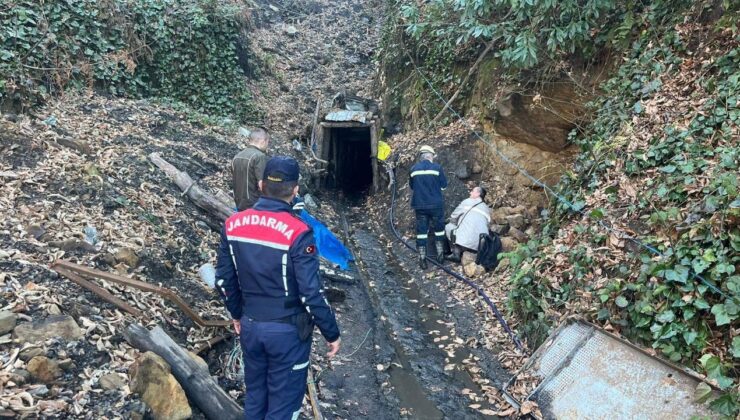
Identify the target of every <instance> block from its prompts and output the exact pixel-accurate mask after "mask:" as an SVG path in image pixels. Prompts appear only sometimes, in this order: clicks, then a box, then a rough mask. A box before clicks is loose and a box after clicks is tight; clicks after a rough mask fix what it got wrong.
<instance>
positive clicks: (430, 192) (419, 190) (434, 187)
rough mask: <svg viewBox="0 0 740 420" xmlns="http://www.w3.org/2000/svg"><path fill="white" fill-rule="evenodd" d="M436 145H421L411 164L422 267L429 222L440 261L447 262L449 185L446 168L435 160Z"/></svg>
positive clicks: (424, 265)
mask: <svg viewBox="0 0 740 420" xmlns="http://www.w3.org/2000/svg"><path fill="white" fill-rule="evenodd" d="M435 156H436V153H434V149H432V148H431V147H430V146H421V148H420V149H419V162H418V163H417V164H416V165H414V166H413V167H412V168H411V175H410V179H409V185H410V187H411V189H412V190H413V193H412V196H411V208H413V209H414V210H415V212H416V249H417V251H418V253H419V267H421V268H423V269H425V268H427V261H426V255H427V237H428V232H429V226H430V225H431V227H432V229H433V230H434V246H435V248H436V251H437V254H436V257H437V262H439V263H440V264H442V263H443V262H444V242H443V241H444V238H445V221H444V218H445V214H444V207H445V200H444V196H443V195H442V191H444V189H445V188H447V178H446V177H445V172H444V170H443V169H442V166H440V165H439V164H438V163H434V157H435Z"/></svg>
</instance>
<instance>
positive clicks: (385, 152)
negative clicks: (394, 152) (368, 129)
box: [378, 140, 391, 160]
mask: <svg viewBox="0 0 740 420" xmlns="http://www.w3.org/2000/svg"><path fill="white" fill-rule="evenodd" d="M390 155H391V146H390V145H389V144H388V143H386V142H384V141H382V140H381V141H379V142H378V159H380V160H386V159H388V156H390Z"/></svg>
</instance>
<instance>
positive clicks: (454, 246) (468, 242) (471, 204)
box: [445, 186, 491, 262]
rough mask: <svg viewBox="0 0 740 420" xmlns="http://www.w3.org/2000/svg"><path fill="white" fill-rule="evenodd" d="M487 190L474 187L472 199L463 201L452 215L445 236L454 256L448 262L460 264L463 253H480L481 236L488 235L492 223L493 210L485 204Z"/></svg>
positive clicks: (471, 191) (471, 193)
mask: <svg viewBox="0 0 740 420" xmlns="http://www.w3.org/2000/svg"><path fill="white" fill-rule="evenodd" d="M485 198H486V190H485V189H484V188H483V187H480V186H478V187H474V188H473V189H472V190H470V197H468V198H466V199H465V200H463V201H462V202H461V203H460V204H459V205H458V206H457V207H456V208H455V210H454V211H453V212H452V214H451V215H450V223H447V225H446V226H445V234H446V235H447V239H449V241H450V248H451V251H452V254H451V255H450V256H448V257H447V259H448V260H450V261H454V262H460V260H461V258H462V252H463V251H470V252H478V241H479V240H480V235H481V234H488V225H489V224H490V223H491V209H490V208H488V205H486V203H485Z"/></svg>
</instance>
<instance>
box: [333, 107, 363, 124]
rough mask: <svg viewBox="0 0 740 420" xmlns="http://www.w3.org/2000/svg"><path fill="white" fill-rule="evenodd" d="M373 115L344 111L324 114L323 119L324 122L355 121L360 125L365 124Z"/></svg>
mask: <svg viewBox="0 0 740 420" xmlns="http://www.w3.org/2000/svg"><path fill="white" fill-rule="evenodd" d="M372 117H373V113H372V112H369V111H345V110H341V111H339V110H335V111H332V112H330V113H328V114H326V117H324V120H326V121H343V122H346V121H356V122H360V123H365V122H367V121H368V120H370V119H372Z"/></svg>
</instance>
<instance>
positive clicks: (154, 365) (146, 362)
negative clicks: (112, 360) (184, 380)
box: [129, 351, 193, 420]
mask: <svg viewBox="0 0 740 420" xmlns="http://www.w3.org/2000/svg"><path fill="white" fill-rule="evenodd" d="M129 377H130V379H131V384H130V386H131V391H132V392H135V393H137V394H139V395H141V399H142V400H144V402H146V404H147V405H148V406H149V407H150V408H151V409H152V412H153V414H154V418H155V419H157V420H160V419H161V420H164V419H169V420H180V419H187V418H189V417H190V416H192V414H193V413H192V410H191V409H190V405H188V399H187V397H186V396H185V391H183V389H182V387H181V386H180V384H179V383H178V382H177V379H175V377H174V376H172V373H170V366H169V365H168V364H167V362H165V360H164V359H162V358H161V357H159V356H157V355H156V354H155V353H153V352H150V351H148V352H146V353H144V354H142V355H141V356H140V357H139V358H138V359H137V360H136V362H135V363H134V364H133V365H131V368H130V369H129Z"/></svg>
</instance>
